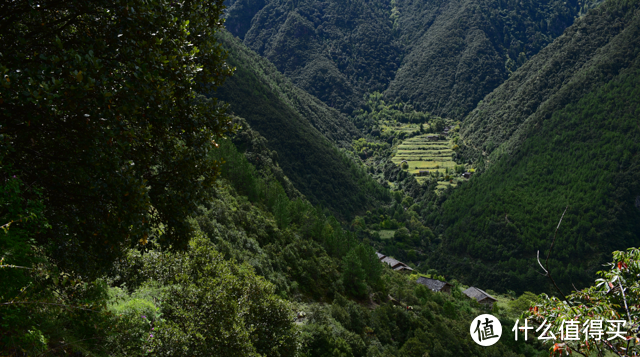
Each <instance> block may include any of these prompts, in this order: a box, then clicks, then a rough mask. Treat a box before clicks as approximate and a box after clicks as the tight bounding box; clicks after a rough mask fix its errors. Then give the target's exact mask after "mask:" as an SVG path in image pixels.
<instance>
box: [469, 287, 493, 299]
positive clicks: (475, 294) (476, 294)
mask: <svg viewBox="0 0 640 357" xmlns="http://www.w3.org/2000/svg"><path fill="white" fill-rule="evenodd" d="M462 293H463V294H465V295H467V296H468V297H470V298H472V299H476V300H477V301H482V300H484V299H486V298H489V299H491V300H493V301H498V299H496V298H494V297H493V296H491V295H489V294H487V293H486V292H484V291H482V290H480V289H478V288H476V287H473V286H472V287H470V288H469V289H467V290H465V291H463V292H462Z"/></svg>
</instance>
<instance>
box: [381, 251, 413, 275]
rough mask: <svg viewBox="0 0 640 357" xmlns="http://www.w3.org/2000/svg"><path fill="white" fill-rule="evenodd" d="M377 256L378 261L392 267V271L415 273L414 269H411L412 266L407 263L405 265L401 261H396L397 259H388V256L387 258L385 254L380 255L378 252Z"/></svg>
mask: <svg viewBox="0 0 640 357" xmlns="http://www.w3.org/2000/svg"><path fill="white" fill-rule="evenodd" d="M376 255H377V256H378V259H380V261H381V262H383V263H387V264H388V265H389V266H390V267H391V269H393V270H395V271H405V270H406V271H413V269H411V267H410V266H408V265H407V264H405V263H403V262H401V261H398V260H395V259H393V258H391V257H388V256H386V255H384V254H380V253H378V252H376Z"/></svg>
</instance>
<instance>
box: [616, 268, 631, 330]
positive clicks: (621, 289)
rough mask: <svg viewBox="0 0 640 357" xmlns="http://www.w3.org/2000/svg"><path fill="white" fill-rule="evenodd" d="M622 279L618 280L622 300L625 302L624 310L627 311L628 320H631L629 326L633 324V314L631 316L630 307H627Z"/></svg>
mask: <svg viewBox="0 0 640 357" xmlns="http://www.w3.org/2000/svg"><path fill="white" fill-rule="evenodd" d="M621 280H622V279H618V284H619V285H620V291H621V292H622V299H623V300H624V308H625V309H626V310H627V318H629V325H631V324H632V322H631V314H629V306H628V305H627V297H626V295H625V294H624V288H623V287H622V281H621Z"/></svg>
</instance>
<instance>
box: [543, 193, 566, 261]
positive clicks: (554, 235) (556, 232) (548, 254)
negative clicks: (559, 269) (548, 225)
mask: <svg viewBox="0 0 640 357" xmlns="http://www.w3.org/2000/svg"><path fill="white" fill-rule="evenodd" d="M568 208H569V206H567V207H566V208H565V209H564V212H562V216H561V217H560V222H558V226H557V227H556V231H555V233H554V234H553V241H552V242H551V247H549V252H548V253H547V260H546V261H545V262H544V265H545V266H547V267H548V266H549V256H551V249H553V245H554V244H555V243H556V237H557V236H558V229H559V228H560V223H562V219H563V218H564V214H565V213H567V209H568Z"/></svg>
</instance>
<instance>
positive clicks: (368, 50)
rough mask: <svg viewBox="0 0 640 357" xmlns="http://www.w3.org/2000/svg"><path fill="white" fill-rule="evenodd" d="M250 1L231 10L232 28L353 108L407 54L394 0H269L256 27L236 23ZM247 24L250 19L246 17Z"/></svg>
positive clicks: (308, 85)
mask: <svg viewBox="0 0 640 357" xmlns="http://www.w3.org/2000/svg"><path fill="white" fill-rule="evenodd" d="M248 3H249V2H248V1H236V2H235V3H234V5H232V6H231V8H230V9H229V11H228V12H227V21H228V22H229V24H230V26H229V29H230V31H232V33H233V34H234V35H236V36H239V37H241V38H243V39H244V43H245V44H246V45H247V46H248V47H249V48H251V49H253V50H254V51H256V52H258V53H259V54H261V55H262V56H264V57H266V58H267V59H269V60H270V61H271V62H272V63H274V64H275V65H276V67H277V68H278V69H279V70H280V71H281V72H283V73H284V74H286V75H287V76H288V77H289V78H291V79H292V80H293V82H294V83H296V84H297V85H298V86H300V87H301V88H303V89H304V90H306V91H307V92H309V93H311V94H313V95H315V96H317V97H318V98H320V99H322V100H323V101H324V102H325V103H327V104H328V105H330V106H332V107H335V108H338V109H340V110H342V111H343V112H346V113H351V112H352V111H353V110H354V109H356V108H357V107H358V106H359V105H360V104H362V97H363V94H364V93H366V92H368V91H374V90H378V91H382V90H384V89H385V88H386V86H387V84H388V83H389V81H390V79H391V78H393V76H394V74H395V71H396V70H397V68H398V66H399V64H400V60H401V52H402V51H401V48H400V46H399V45H398V43H397V40H396V38H395V35H394V33H393V31H392V23H391V21H390V20H389V14H390V13H391V5H390V3H389V1H387V0H385V1H375V2H363V1H343V2H341V1H295V2H291V1H267V2H266V4H265V6H264V7H263V8H262V9H261V10H260V11H259V12H258V13H257V14H256V15H255V16H254V18H253V20H252V21H251V23H250V29H249V30H248V31H247V32H246V33H243V30H244V29H245V28H246V26H244V25H243V26H239V25H235V24H236V23H237V22H239V21H241V17H240V16H244V13H241V12H240V11H237V10H236V9H239V8H240V7H243V8H244V7H247V6H249V5H248ZM244 24H246V20H245V22H244Z"/></svg>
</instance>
